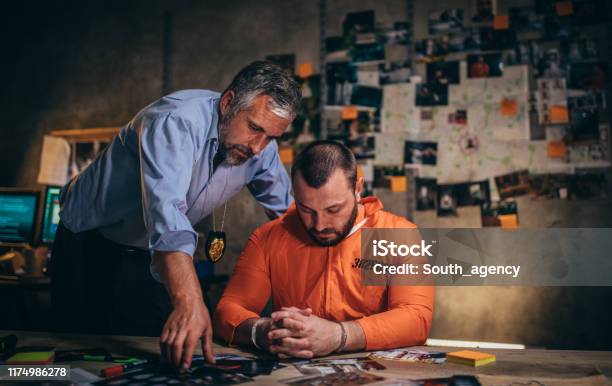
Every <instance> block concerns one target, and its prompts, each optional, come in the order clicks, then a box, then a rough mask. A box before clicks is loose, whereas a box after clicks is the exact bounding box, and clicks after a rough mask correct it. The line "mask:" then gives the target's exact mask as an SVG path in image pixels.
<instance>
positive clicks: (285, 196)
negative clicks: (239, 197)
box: [248, 141, 293, 217]
mask: <svg viewBox="0 0 612 386" xmlns="http://www.w3.org/2000/svg"><path fill="white" fill-rule="evenodd" d="M259 163H260V167H259V168H258V170H257V171H256V173H255V175H254V176H253V178H252V179H251V181H250V182H249V184H248V188H249V191H250V192H251V194H252V195H253V197H255V199H256V200H257V201H258V202H259V203H260V204H261V205H262V206H263V207H264V208H266V209H267V210H269V211H271V212H273V213H274V214H275V215H276V217H278V216H280V215H282V214H283V213H285V212H286V211H287V209H288V208H289V206H290V205H291V203H292V202H293V197H292V196H291V180H290V179H289V175H288V174H287V170H285V166H284V165H283V163H282V162H281V160H280V156H279V155H278V146H277V145H276V141H272V142H270V143H269V144H268V146H266V148H265V149H264V151H263V154H262V155H261V159H260V161H259Z"/></svg>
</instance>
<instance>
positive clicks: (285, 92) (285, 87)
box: [223, 60, 302, 120]
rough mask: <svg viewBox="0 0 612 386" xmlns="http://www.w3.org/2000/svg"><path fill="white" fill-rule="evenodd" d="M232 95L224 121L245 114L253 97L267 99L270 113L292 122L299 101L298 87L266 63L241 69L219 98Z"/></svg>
mask: <svg viewBox="0 0 612 386" xmlns="http://www.w3.org/2000/svg"><path fill="white" fill-rule="evenodd" d="M230 90H231V91H233V92H234V94H235V95H234V98H233V99H232V101H231V102H230V105H229V109H228V112H227V113H226V115H227V117H229V118H230V119H231V118H233V117H235V116H236V115H237V114H238V113H239V112H240V111H244V110H248V109H249V108H250V107H251V106H252V104H253V102H254V100H255V98H256V97H258V96H260V95H267V96H269V97H270V102H269V104H270V106H269V107H270V109H271V110H272V112H273V113H274V114H276V115H278V116H280V117H282V118H285V119H289V120H293V119H294V118H295V116H296V115H297V111H298V109H299V107H300V102H301V99H302V92H301V89H300V85H299V84H298V83H297V82H296V81H295V80H294V79H293V78H292V77H291V76H290V75H288V74H286V73H285V71H284V70H283V69H282V68H281V67H279V66H277V65H276V64H273V63H272V62H269V61H263V60H260V61H255V62H253V63H251V64H249V65H248V66H246V67H244V68H243V69H242V70H240V72H238V74H236V76H235V77H234V79H233V80H232V82H231V83H230V84H229V86H227V88H226V89H225V91H223V94H225V93H227V92H228V91H230Z"/></svg>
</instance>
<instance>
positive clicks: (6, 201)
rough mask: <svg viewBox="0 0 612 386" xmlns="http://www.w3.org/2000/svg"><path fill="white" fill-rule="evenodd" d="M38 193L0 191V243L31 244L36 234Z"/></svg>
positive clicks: (14, 190) (11, 190)
mask: <svg viewBox="0 0 612 386" xmlns="http://www.w3.org/2000/svg"><path fill="white" fill-rule="evenodd" d="M38 198H39V192H37V191H33V190H21V189H0V243H2V244H24V243H28V244H31V243H32V242H33V241H34V237H35V233H36V215H37V212H38Z"/></svg>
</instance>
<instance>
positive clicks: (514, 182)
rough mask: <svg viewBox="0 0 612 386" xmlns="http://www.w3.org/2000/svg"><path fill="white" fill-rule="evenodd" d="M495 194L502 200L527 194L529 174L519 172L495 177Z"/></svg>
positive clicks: (525, 171)
mask: <svg viewBox="0 0 612 386" xmlns="http://www.w3.org/2000/svg"><path fill="white" fill-rule="evenodd" d="M495 185H496V186H497V192H498V193H499V197H500V198H501V199H502V200H505V199H506V198H510V197H516V196H520V195H524V194H527V193H528V192H529V172H528V171H527V170H520V171H517V172H513V173H508V174H504V175H501V176H496V177H495Z"/></svg>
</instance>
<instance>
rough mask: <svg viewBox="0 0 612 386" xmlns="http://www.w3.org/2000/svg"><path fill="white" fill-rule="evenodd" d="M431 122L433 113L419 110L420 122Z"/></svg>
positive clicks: (427, 110) (428, 110)
mask: <svg viewBox="0 0 612 386" xmlns="http://www.w3.org/2000/svg"><path fill="white" fill-rule="evenodd" d="M431 120H433V111H432V110H430V109H421V121H431Z"/></svg>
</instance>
